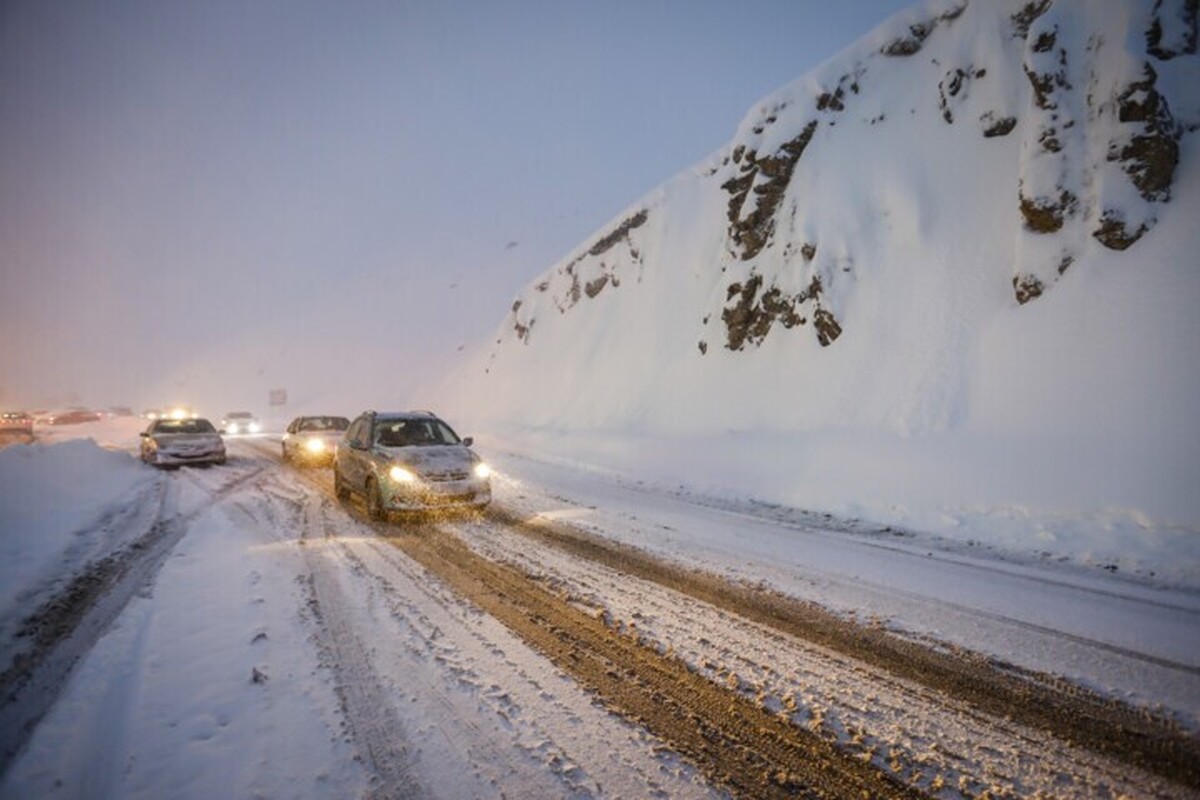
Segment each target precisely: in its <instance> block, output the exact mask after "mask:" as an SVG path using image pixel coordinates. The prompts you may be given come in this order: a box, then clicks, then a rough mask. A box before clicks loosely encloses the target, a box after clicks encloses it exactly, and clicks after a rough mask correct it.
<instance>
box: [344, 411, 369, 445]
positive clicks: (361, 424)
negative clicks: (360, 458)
mask: <svg viewBox="0 0 1200 800" xmlns="http://www.w3.org/2000/svg"><path fill="white" fill-rule="evenodd" d="M366 427H367V420H366V418H363V417H360V418H359V419H356V420H354V424H353V425H351V426H350V432H349V433H347V434H346V438H347V439H349V440H350V441H351V442H356V443H358V442H361V443H365V442H366V441H367V431H366Z"/></svg>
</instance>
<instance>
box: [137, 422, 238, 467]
mask: <svg viewBox="0 0 1200 800" xmlns="http://www.w3.org/2000/svg"><path fill="white" fill-rule="evenodd" d="M142 461H145V462H146V463H147V464H154V465H155V466H159V467H177V466H179V465H181V464H224V463H225V442H224V440H222V439H221V434H219V433H217V429H216V428H214V427H213V424H212V423H211V422H209V421H208V420H206V419H201V418H197V419H156V420H154V421H153V422H151V423H150V425H149V426H148V427H147V428H146V430H145V431H143V432H142Z"/></svg>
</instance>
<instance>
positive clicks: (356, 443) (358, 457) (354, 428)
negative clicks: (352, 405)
mask: <svg viewBox="0 0 1200 800" xmlns="http://www.w3.org/2000/svg"><path fill="white" fill-rule="evenodd" d="M370 441H371V420H370V418H368V417H359V418H358V419H356V420H354V424H353V425H351V426H350V430H348V431H347V432H346V441H345V445H346V447H345V458H343V457H342V455H343V454H342V452H341V448H339V451H338V465H339V466H340V467H341V468H342V481H343V482H344V483H346V484H347V485H348V486H349V487H350V488H351V489H353V490H354V491H356V492H363V491H365V487H366V483H367V472H368V470H369V466H368V464H367V456H368V454H369V453H370V450H369V448H370Z"/></svg>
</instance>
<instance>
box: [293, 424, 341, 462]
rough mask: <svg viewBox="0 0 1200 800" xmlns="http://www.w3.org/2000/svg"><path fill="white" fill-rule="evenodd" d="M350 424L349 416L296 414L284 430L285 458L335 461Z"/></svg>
mask: <svg viewBox="0 0 1200 800" xmlns="http://www.w3.org/2000/svg"><path fill="white" fill-rule="evenodd" d="M349 427H350V420H348V419H346V418H345V417H329V416H311V417H296V418H295V419H294V420H292V422H291V424H290V425H288V426H287V431H285V432H284V434H283V460H284V461H291V462H294V463H305V464H331V463H333V452H334V450H336V449H337V446H338V442H340V441H341V439H342V434H343V433H345V432H346V429H347V428H349Z"/></svg>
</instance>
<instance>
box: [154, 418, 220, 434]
mask: <svg viewBox="0 0 1200 800" xmlns="http://www.w3.org/2000/svg"><path fill="white" fill-rule="evenodd" d="M152 427H153V430H154V433H216V429H215V428H213V426H212V423H211V422H209V421H208V420H206V419H160V420H159V421H158V422H155V423H154V425H153V426H152Z"/></svg>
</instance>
